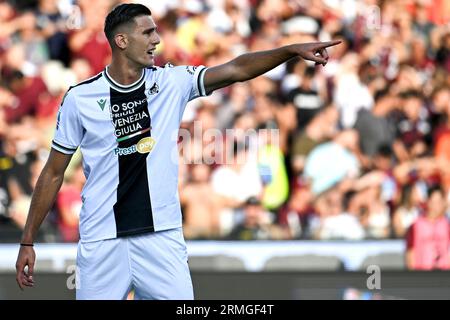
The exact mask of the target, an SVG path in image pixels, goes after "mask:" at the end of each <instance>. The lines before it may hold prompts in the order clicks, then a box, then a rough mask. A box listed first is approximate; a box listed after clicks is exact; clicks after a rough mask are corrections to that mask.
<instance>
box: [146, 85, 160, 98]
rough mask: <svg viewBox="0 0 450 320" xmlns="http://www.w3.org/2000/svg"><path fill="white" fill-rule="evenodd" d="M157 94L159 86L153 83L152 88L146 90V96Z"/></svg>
mask: <svg viewBox="0 0 450 320" xmlns="http://www.w3.org/2000/svg"><path fill="white" fill-rule="evenodd" d="M157 93H159V86H158V84H157V83H156V82H155V83H154V84H153V86H152V87H151V88H150V89H148V95H149V96H153V95H155V94H157Z"/></svg>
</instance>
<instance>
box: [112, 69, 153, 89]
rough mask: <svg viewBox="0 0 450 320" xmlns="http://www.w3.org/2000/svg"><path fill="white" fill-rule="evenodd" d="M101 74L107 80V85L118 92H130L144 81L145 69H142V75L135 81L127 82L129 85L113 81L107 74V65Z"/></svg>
mask: <svg viewBox="0 0 450 320" xmlns="http://www.w3.org/2000/svg"><path fill="white" fill-rule="evenodd" d="M103 75H104V76H105V79H106V81H108V83H109V85H110V86H111V87H112V88H113V89H115V90H117V91H119V92H131V91H133V90H136V89H137V88H139V87H140V85H141V84H142V83H143V82H144V78H145V69H142V75H141V77H140V78H139V80H137V81H136V82H134V83H132V84H129V85H123V84H120V83H118V82H117V81H115V80H114V79H113V78H112V77H111V76H110V75H109V74H108V67H106V68H105V69H104V70H103Z"/></svg>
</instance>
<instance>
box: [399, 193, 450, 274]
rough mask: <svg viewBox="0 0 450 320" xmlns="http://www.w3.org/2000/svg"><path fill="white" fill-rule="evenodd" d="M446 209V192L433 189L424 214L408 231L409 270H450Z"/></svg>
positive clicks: (449, 224)
mask: <svg viewBox="0 0 450 320" xmlns="http://www.w3.org/2000/svg"><path fill="white" fill-rule="evenodd" d="M446 209H447V204H446V199H445V193H444V191H443V190H442V188H441V187H434V188H432V189H431V190H430V191H429V198H428V201H427V206H426V208H425V211H424V213H423V214H422V215H421V216H420V217H419V218H418V219H417V220H416V222H415V223H414V224H413V225H412V226H411V228H410V229H409V230H408V234H407V237H406V245H407V251H406V264H407V267H408V269H412V270H434V269H441V270H450V222H449V220H448V218H447V217H446V216H445V213H446Z"/></svg>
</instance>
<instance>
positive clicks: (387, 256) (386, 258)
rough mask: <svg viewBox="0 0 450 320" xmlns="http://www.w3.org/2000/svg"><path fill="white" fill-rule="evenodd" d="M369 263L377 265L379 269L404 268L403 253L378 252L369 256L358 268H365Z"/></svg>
mask: <svg viewBox="0 0 450 320" xmlns="http://www.w3.org/2000/svg"><path fill="white" fill-rule="evenodd" d="M370 265H376V266H379V267H380V268H381V270H405V268H406V265H405V255H404V254H403V253H380V254H378V255H373V256H369V257H367V258H365V259H364V261H363V262H362V263H361V267H360V270H366V269H367V267H368V266H370Z"/></svg>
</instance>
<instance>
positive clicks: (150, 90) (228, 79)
mask: <svg viewBox="0 0 450 320" xmlns="http://www.w3.org/2000/svg"><path fill="white" fill-rule="evenodd" d="M105 34H106V37H107V38H108V40H109V43H110V45H111V48H112V61H111V64H110V65H109V66H107V67H106V68H105V69H104V70H103V71H102V72H101V73H99V74H98V75H96V76H94V77H92V78H90V79H88V80H86V81H84V82H81V83H80V84H78V85H76V86H74V87H71V88H70V89H69V90H68V92H67V94H66V95H65V97H64V98H63V101H62V103H61V107H60V110H59V113H58V117H57V124H56V133H55V136H54V139H53V142H52V149H51V152H50V156H49V158H48V160H47V163H46V165H45V167H44V169H43V170H42V173H41V175H40V177H39V180H38V182H37V185H36V187H35V191H34V194H33V199H32V202H31V206H30V211H29V214H28V218H27V223H26V226H25V229H24V231H23V236H22V239H21V246H20V251H19V255H18V258H17V263H16V270H17V276H16V280H17V283H18V285H19V286H20V288H22V289H23V288H24V287H25V286H28V287H32V286H33V285H34V280H33V268H34V263H35V252H34V249H33V241H34V238H35V236H36V233H37V231H38V229H39V226H40V225H41V223H42V221H43V219H44V218H45V216H46V214H47V212H48V211H49V209H50V207H51V205H52V203H53V201H54V199H55V197H56V194H57V192H58V190H59V189H60V187H61V184H62V181H63V177H64V171H65V170H66V167H67V165H68V163H69V161H70V159H71V157H72V154H73V153H74V152H75V150H76V149H77V148H78V147H80V149H81V153H82V155H83V169H84V173H85V176H86V179H87V180H86V184H85V186H84V189H83V191H82V202H83V206H82V209H81V212H80V242H79V244H78V252H77V268H78V273H77V276H78V279H77V282H78V283H77V284H78V285H77V291H76V297H77V299H124V298H126V297H127V294H128V292H129V291H130V289H132V288H134V290H135V297H136V298H137V299H193V290H192V282H191V277H190V273H189V268H188V264H187V258H188V257H187V251H186V245H185V242H184V238H183V233H182V229H181V226H182V219H181V210H180V202H179V198H178V191H177V177H178V163H177V162H176V161H174V160H173V158H175V159H178V157H173V155H172V153H173V151H174V150H177V139H176V138H175V139H174V138H173V136H174V134H175V136H176V133H177V132H178V128H179V125H180V121H181V118H182V114H183V111H184V109H185V106H186V104H187V102H188V101H190V100H193V99H195V98H197V97H201V96H207V95H209V94H210V93H212V92H213V91H214V90H216V89H219V88H222V87H225V86H228V85H231V84H233V83H235V82H239V81H246V80H250V79H252V78H255V77H257V76H259V75H261V74H263V73H265V72H267V71H269V70H271V69H273V68H275V67H276V66H278V65H280V64H281V63H283V62H286V61H287V60H289V59H291V58H294V57H297V56H300V57H302V58H304V59H307V60H312V61H314V62H316V63H317V64H322V65H325V64H326V63H327V60H328V54H327V51H326V48H327V47H330V46H334V45H336V44H338V43H339V42H340V41H330V42H315V43H304V44H293V45H289V46H285V47H281V48H277V49H274V50H269V51H261V52H255V53H248V54H244V55H241V56H239V57H237V58H235V59H234V60H231V61H229V62H227V63H225V64H223V65H219V66H216V67H212V68H206V67H204V66H199V67H195V66H177V67H174V66H172V65H170V64H168V65H166V66H165V67H155V66H154V51H155V48H156V46H157V45H158V44H159V42H160V38H159V36H158V33H157V29H156V25H155V22H154V21H153V19H152V16H151V12H150V10H149V9H148V8H147V7H146V6H143V5H140V4H122V5H119V6H117V7H115V8H114V9H113V10H112V11H111V12H110V13H109V14H108V16H107V17H106V21H105Z"/></svg>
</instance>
